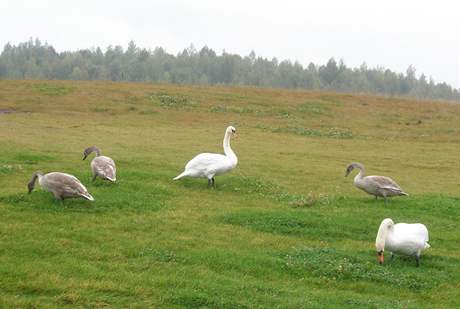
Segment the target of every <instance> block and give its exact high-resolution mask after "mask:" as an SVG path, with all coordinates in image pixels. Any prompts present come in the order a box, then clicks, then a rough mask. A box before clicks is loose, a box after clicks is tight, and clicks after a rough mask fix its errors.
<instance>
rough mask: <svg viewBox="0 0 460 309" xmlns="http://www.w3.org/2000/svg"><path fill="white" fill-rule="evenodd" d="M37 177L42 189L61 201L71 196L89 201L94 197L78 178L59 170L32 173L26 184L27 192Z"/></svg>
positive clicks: (33, 185)
mask: <svg viewBox="0 0 460 309" xmlns="http://www.w3.org/2000/svg"><path fill="white" fill-rule="evenodd" d="M37 178H38V183H39V184H40V186H41V187H42V188H43V189H44V190H46V191H48V192H51V193H53V195H54V197H55V198H57V199H59V200H61V201H62V200H64V199H66V198H73V197H82V198H84V199H87V200H89V201H94V198H93V197H92V196H91V194H89V193H88V190H87V189H86V187H85V186H84V185H83V184H82V183H81V182H80V180H78V179H77V178H76V177H75V176H73V175H70V174H66V173H59V172H52V173H48V174H43V173H42V172H36V173H34V174H33V175H32V179H31V180H30V182H29V183H28V184H27V187H28V189H29V193H31V192H32V191H33V189H34V187H35V182H36V180H37Z"/></svg>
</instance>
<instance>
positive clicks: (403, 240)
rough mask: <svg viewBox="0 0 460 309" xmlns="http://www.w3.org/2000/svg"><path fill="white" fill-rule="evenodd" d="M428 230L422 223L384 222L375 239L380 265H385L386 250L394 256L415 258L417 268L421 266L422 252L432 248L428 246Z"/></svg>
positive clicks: (388, 220) (386, 220)
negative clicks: (384, 254)
mask: <svg viewBox="0 0 460 309" xmlns="http://www.w3.org/2000/svg"><path fill="white" fill-rule="evenodd" d="M428 241H429V238H428V230H427V228H426V226H425V225H423V224H421V223H413V224H407V223H398V224H394V222H393V220H391V219H389V218H387V219H384V220H383V221H382V223H381V224H380V227H379V231H378V232H377V238H376V239H375V248H376V249H377V255H378V259H379V263H380V264H383V252H384V251H385V250H387V251H390V252H391V258H393V254H394V253H397V254H402V255H409V256H415V260H416V261H417V267H418V266H419V265H420V255H421V252H422V250H425V249H428V248H430V245H429V244H428Z"/></svg>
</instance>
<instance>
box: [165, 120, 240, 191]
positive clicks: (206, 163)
mask: <svg viewBox="0 0 460 309" xmlns="http://www.w3.org/2000/svg"><path fill="white" fill-rule="evenodd" d="M232 136H236V129H235V128H234V127H232V126H229V127H228V128H227V129H226V130H225V135H224V143H223V145H224V153H225V154H218V153H200V154H199V155H197V156H196V157H194V158H193V159H192V160H190V161H189V162H188V163H187V165H186V166H185V169H184V171H183V172H182V173H181V174H180V175H178V176H177V177H175V178H174V180H177V179H180V178H182V177H187V176H188V177H199V178H207V179H208V186H213V187H214V184H215V180H214V177H215V176H218V175H221V174H224V173H227V172H229V171H231V170H232V169H234V168H235V167H236V165H237V164H238V158H237V157H236V155H235V153H234V152H233V150H232V148H231V147H230V139H231V137H232Z"/></svg>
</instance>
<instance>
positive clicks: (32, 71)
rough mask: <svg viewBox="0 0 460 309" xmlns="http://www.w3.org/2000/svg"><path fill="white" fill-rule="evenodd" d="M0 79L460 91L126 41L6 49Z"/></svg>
mask: <svg viewBox="0 0 460 309" xmlns="http://www.w3.org/2000/svg"><path fill="white" fill-rule="evenodd" d="M0 79H72V80H113V81H143V82H165V83H175V84H200V85H251V86H261V87H280V88H293V89H318V90H319V89H321V90H330V91H340V92H352V93H373V94H381V95H389V96H410V97H416V98H422V99H443V100H456V101H460V89H455V88H453V87H451V86H450V85H448V84H446V83H436V82H435V81H434V80H433V79H432V78H431V77H430V78H427V76H425V75H424V74H421V75H420V76H419V77H417V76H416V70H415V68H414V67H413V66H409V67H408V68H407V70H406V72H405V73H397V72H393V71H391V70H389V69H384V68H381V67H377V68H370V67H368V66H367V65H366V64H365V63H364V64H362V65H361V66H360V67H359V68H351V67H347V66H346V65H345V64H344V62H343V61H342V60H340V61H338V62H337V61H336V60H335V59H334V58H331V59H330V60H329V61H328V62H327V63H326V64H324V65H317V64H314V63H310V64H309V65H308V66H305V67H304V66H302V65H301V64H300V63H299V62H297V61H296V62H292V61H289V60H283V61H278V59H276V58H273V59H267V58H263V57H258V56H256V54H255V52H251V53H250V54H249V55H247V56H244V57H243V56H240V55H237V54H231V53H227V52H225V51H224V52H222V53H221V54H220V55H219V54H217V53H216V52H215V51H214V50H212V49H210V48H208V47H207V46H205V47H203V48H201V49H200V50H196V49H195V48H194V47H193V45H192V46H190V47H189V48H186V49H184V50H183V51H182V52H180V53H178V54H177V55H173V54H170V53H167V52H166V51H165V50H164V49H163V48H161V47H157V48H155V49H153V50H151V49H145V48H140V47H138V46H136V44H135V43H134V42H133V41H131V42H129V44H128V47H127V49H124V48H123V47H121V46H109V47H107V48H106V49H105V51H103V50H102V49H101V48H99V47H97V48H91V49H82V50H77V51H64V52H56V50H55V49H54V48H53V46H51V45H49V44H47V43H42V42H41V41H40V40H39V39H35V40H33V39H30V40H29V41H27V42H23V43H19V44H17V45H11V44H10V43H7V44H6V45H5V46H4V48H3V51H2V53H1V55H0Z"/></svg>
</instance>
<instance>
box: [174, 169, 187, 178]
mask: <svg viewBox="0 0 460 309" xmlns="http://www.w3.org/2000/svg"><path fill="white" fill-rule="evenodd" d="M185 176H188V172H187V171H183V172H182V173H181V174H179V175H177V176H176V177H174V178H173V180H178V179H181V178H182V177H185Z"/></svg>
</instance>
